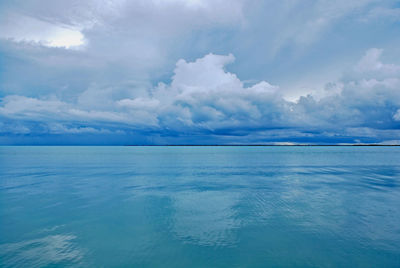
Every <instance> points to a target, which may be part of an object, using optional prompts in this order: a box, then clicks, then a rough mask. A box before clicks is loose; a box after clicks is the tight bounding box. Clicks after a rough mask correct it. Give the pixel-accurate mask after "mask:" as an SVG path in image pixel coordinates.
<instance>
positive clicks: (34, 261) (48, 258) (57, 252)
mask: <svg viewBox="0 0 400 268" xmlns="http://www.w3.org/2000/svg"><path fill="white" fill-rule="evenodd" d="M75 238H76V237H75V236H73V235H51V236H46V237H43V238H37V239H32V240H26V241H23V242H18V243H8V244H3V245H1V246H0V252H1V255H2V261H3V265H5V266H26V265H29V266H35V267H43V266H48V265H52V264H57V263H59V264H62V263H68V264H74V263H75V264H76V263H77V262H79V260H80V259H81V258H82V253H81V252H80V251H79V250H78V249H77V248H76V245H74V243H73V240H74V239H75Z"/></svg>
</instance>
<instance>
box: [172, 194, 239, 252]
mask: <svg viewBox="0 0 400 268" xmlns="http://www.w3.org/2000/svg"><path fill="white" fill-rule="evenodd" d="M238 197H239V195H238V194H235V193H232V192H223V191H204V192H194V191H193V192H182V193H178V194H176V195H174V196H173V200H174V202H173V203H174V209H175V213H174V216H173V217H174V222H173V228H172V229H173V232H174V233H175V235H176V236H177V237H178V238H179V239H181V240H182V241H183V242H188V243H194V244H198V245H205V246H229V245H234V244H235V242H236V241H235V240H236V237H235V233H234V230H235V229H236V228H238V227H239V219H237V218H236V217H235V214H236V211H235V205H236V204H237V202H238V200H237V199H238Z"/></svg>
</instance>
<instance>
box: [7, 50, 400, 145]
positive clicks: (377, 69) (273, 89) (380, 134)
mask: <svg viewBox="0 0 400 268" xmlns="http://www.w3.org/2000/svg"><path fill="white" fill-rule="evenodd" d="M381 54H382V50H380V49H370V50H368V51H367V52H366V54H365V55H364V57H363V58H362V59H361V60H360V61H359V62H358V63H357V64H356V65H355V67H354V68H353V70H350V71H349V72H348V73H347V74H346V75H344V76H343V78H342V79H341V80H340V81H336V82H332V83H329V84H327V85H326V87H325V88H324V90H323V93H321V95H318V96H316V95H307V96H302V97H300V98H299V99H298V100H297V101H288V100H286V99H285V98H284V97H283V94H282V92H281V90H280V88H279V86H277V85H271V84H270V83H268V82H266V81H261V82H259V83H256V84H254V85H251V86H245V84H244V83H243V81H241V80H240V79H239V78H238V77H237V76H236V75H235V74H233V73H230V72H228V71H227V70H226V69H225V67H226V65H228V64H229V63H232V62H233V61H234V60H235V58H234V56H233V55H231V54H229V55H214V54H208V55H206V56H204V57H203V58H199V59H197V60H195V61H194V62H187V61H185V60H179V61H178V62H177V64H176V67H175V70H174V75H173V77H172V78H171V83H169V84H165V83H159V84H158V85H157V86H155V87H147V88H143V87H140V88H132V89H127V88H112V87H108V88H98V87H96V86H95V85H93V86H92V87H90V88H89V89H87V90H86V91H85V92H83V93H82V94H80V95H79V96H78V97H77V98H76V99H73V100H68V101H67V100H62V99H59V98H57V97H55V96H42V97H41V98H36V97H29V96H22V95H7V96H5V97H3V98H2V99H1V103H0V117H1V118H2V122H3V123H2V124H1V128H0V133H1V134H0V135H2V136H13V135H19V136H21V135H22V136H24V135H25V136H35V135H36V136H37V135H63V134H68V135H73V134H75V135H83V134H90V135H96V134H97V135H116V134H118V135H126V136H127V137H129V136H130V135H131V136H132V135H133V136H134V135H139V134H143V135H144V136H147V137H149V139H145V140H144V141H142V142H144V143H171V142H174V143H176V142H177V141H178V143H213V142H215V143H268V142H282V141H287V142H327V143H340V142H385V141H390V140H391V141H396V140H398V137H400V130H399V129H400V66H398V65H394V64H386V63H383V62H382V61H381V60H380V56H381ZM154 137H155V138H154ZM132 143H135V141H134V140H133V141H132Z"/></svg>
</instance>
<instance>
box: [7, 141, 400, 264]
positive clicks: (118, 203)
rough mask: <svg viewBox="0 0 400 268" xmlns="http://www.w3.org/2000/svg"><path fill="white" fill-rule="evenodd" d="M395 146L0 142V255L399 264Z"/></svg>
mask: <svg viewBox="0 0 400 268" xmlns="http://www.w3.org/2000/svg"><path fill="white" fill-rule="evenodd" d="M399 160H400V148H398V147H0V226H1V228H0V266H2V267H3V266H4V267H15V266H17V267H27V266H54V265H55V266H57V265H59V266H85V267H86V266H92V267H98V266H141V267H143V266H151V267H154V266H174V267H177V266H179V267H188V266H198V267H204V266H213V267H216V266H235V265H236V266H241V267H249V266H252V267H253V266H274V267H277V266H317V267H332V266H341V267H343V266H346V267H352V266H358V267H360V266H361V267H383V266H384V267H399V266H400V224H399V223H400V206H399V204H400V164H399V163H400V161H399Z"/></svg>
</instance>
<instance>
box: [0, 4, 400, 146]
mask: <svg viewBox="0 0 400 268" xmlns="http://www.w3.org/2000/svg"><path fill="white" fill-rule="evenodd" d="M228 2H229V3H228ZM304 2H307V1H282V2H281V3H276V2H275V1H251V2H250V1H245V0H242V1H223V0H218V1H206V0H204V1H202V0H197V1H194V0H193V1H183V0H182V1H181V0H169V1H166V0H164V1H162V0H157V1H156V0H153V1H122V0H120V1H100V0H91V1H87V2H85V4H82V3H80V2H78V1H59V2H57V4H55V3H54V2H53V1H44V2H41V5H46V7H47V8H46V9H42V8H39V7H40V5H38V3H37V1H33V0H28V1H13V2H12V3H11V2H10V3H7V2H5V3H1V4H0V10H2V11H0V18H1V19H0V56H1V58H0V98H1V100H0V143H1V144H254V143H257V144H270V143H273V144H276V143H286V142H289V143H329V144H331V143H334V144H337V143H387V144H398V143H400V64H399V62H400V54H399V52H400V49H399V48H398V47H400V46H398V45H399V44H400V42H399V37H397V36H400V35H397V36H396V35H394V34H395V33H399V29H398V26H400V16H399V15H400V12H399V10H400V8H399V7H398V6H396V2H395V1H373V0H370V1H367V0H365V1H364V0H363V1H357V3H348V1H347V2H346V1H335V3H332V2H329V1H322V0H320V1H308V2H309V3H308V5H307V4H305V3H304ZM296 10H297V11H300V12H297V13H294V11H296ZM261 11H262V12H261ZM268 14H269V15H270V16H266V15H268ZM294 14H296V15H294ZM287 17H292V19H291V20H289V21H288V20H285V18H287ZM261 26H263V27H261ZM276 29H279V31H278V30H276ZM352 35H355V36H354V37H352ZM377 38H379V39H377ZM377 40H378V41H379V42H378V41H377ZM360 41H362V42H360ZM396 45H397V46H396ZM239 77H240V78H239Z"/></svg>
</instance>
